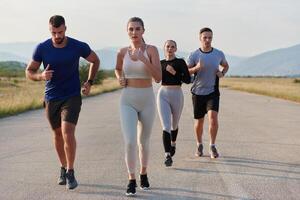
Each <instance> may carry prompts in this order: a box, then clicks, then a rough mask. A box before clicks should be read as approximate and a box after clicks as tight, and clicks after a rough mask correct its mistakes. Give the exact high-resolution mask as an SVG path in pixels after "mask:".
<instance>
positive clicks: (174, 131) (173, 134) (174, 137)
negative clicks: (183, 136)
mask: <svg viewBox="0 0 300 200" xmlns="http://www.w3.org/2000/svg"><path fill="white" fill-rule="evenodd" d="M177 134H178V128H177V129H176V130H173V131H171V139H172V142H176V139H177Z"/></svg>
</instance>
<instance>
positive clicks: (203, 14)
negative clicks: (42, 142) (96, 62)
mask: <svg viewBox="0 0 300 200" xmlns="http://www.w3.org/2000/svg"><path fill="white" fill-rule="evenodd" d="M0 8H1V12H0V24H1V34H0V43H10V42H28V41H30V42H32V41H33V42H40V41H43V40H45V39H46V38H49V37H50V33H49V30H48V20H49V17H50V16H52V15H54V14H60V15H63V16H64V17H65V19H66V24H67V27H68V29H67V35H68V36H71V37H74V38H77V39H79V40H83V41H86V42H88V43H89V44H90V45H91V47H92V48H95V49H100V48H104V47H112V46H113V47H116V46H117V47H119V46H124V45H128V44H129V40H128V36H127V33H126V23H127V20H128V19H129V18H130V17H132V16H138V17H141V18H142V19H143V20H144V23H145V29H146V32H145V35H144V37H145V40H146V42H148V43H150V44H154V45H156V46H157V47H162V45H163V43H164V41H165V40H166V39H174V40H176V41H177V43H178V49H179V50H183V51H191V50H194V49H196V48H198V47H199V40H198V32H199V29H200V28H201V27H204V26H208V27H211V28H212V29H213V31H214V41H213V46H214V47H216V48H219V49H221V50H223V51H224V52H225V53H226V54H231V55H238V56H252V55H255V54H258V53H262V52H264V51H268V50H272V49H277V48H283V47H288V46H292V45H296V44H300V12H299V10H300V1H299V0H206V1H204V0H0Z"/></svg>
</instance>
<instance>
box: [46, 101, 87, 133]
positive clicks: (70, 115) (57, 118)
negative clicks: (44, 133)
mask: <svg viewBox="0 0 300 200" xmlns="http://www.w3.org/2000/svg"><path fill="white" fill-rule="evenodd" d="M81 104H82V101H81V96H75V97H70V98H68V99H66V100H57V101H48V102H45V108H46V115H47V118H48V121H49V123H50V125H51V128H52V129H53V130H54V129H57V128H59V127H61V121H66V122H70V123H72V124H75V125H76V124H77V121H78V118H79V113H80V110H81Z"/></svg>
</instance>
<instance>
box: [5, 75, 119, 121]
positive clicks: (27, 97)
mask: <svg viewBox="0 0 300 200" xmlns="http://www.w3.org/2000/svg"><path fill="white" fill-rule="evenodd" d="M119 88H120V86H119V84H118V81H117V80H116V79H114V78H107V79H104V80H103V84H100V85H93V87H92V90H91V96H94V95H97V94H100V93H104V92H110V91H114V90H117V89H119ZM43 99H44V82H34V81H30V80H26V79H25V78H20V77H16V78H7V77H0V118H1V117H5V116H10V115H15V114H18V113H21V112H24V111H27V110H32V109H38V108H42V106H43Z"/></svg>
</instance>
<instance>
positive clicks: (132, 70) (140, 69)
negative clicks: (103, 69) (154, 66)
mask: <svg viewBox="0 0 300 200" xmlns="http://www.w3.org/2000/svg"><path fill="white" fill-rule="evenodd" d="M144 56H145V57H146V58H147V59H149V57H148V55H147V52H146V50H145V51H144ZM123 71H124V76H125V78H127V79H128V78H129V79H130V78H132V79H135V78H136V79H151V75H150V74H149V72H148V71H147V69H146V66H145V64H144V63H143V62H142V61H140V60H137V61H134V60H132V59H131V58H130V55H129V52H128V50H127V52H126V54H125V56H124V59H123Z"/></svg>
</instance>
